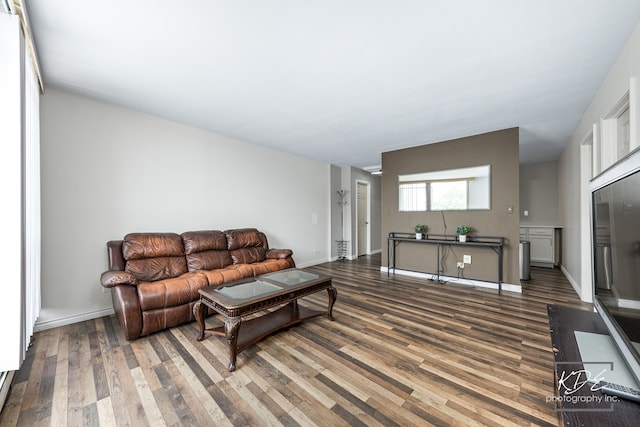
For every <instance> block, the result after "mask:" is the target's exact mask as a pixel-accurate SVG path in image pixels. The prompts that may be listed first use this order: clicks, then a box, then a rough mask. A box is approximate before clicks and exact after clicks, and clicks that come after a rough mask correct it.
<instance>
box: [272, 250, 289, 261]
mask: <svg viewBox="0 0 640 427" xmlns="http://www.w3.org/2000/svg"><path fill="white" fill-rule="evenodd" d="M291 255H293V251H292V250H291V249H269V250H268V251H267V253H266V257H267V259H286V258H289V257H290V256H291Z"/></svg>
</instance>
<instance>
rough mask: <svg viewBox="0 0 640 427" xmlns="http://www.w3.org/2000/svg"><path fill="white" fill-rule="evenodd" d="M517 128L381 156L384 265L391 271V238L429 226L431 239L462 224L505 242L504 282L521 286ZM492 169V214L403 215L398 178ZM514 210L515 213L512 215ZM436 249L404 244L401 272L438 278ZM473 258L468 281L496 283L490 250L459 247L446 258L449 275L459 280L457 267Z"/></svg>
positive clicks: (400, 249) (400, 254)
mask: <svg viewBox="0 0 640 427" xmlns="http://www.w3.org/2000/svg"><path fill="white" fill-rule="evenodd" d="M518 141H519V131H518V128H511V129H505V130H500V131H495V132H490V133H485V134H482V135H475V136H469V137H465V138H458V139H454V140H450V141H444V142H440V143H436V144H428V145H422V146H419V147H414V148H407V149H404V150H397V151H391V152H386V153H383V154H382V236H381V239H382V242H383V246H384V249H383V251H382V265H383V266H387V265H388V260H387V251H386V245H387V236H388V233H389V232H392V231H393V232H409V233H413V232H414V227H415V225H416V224H418V223H421V224H426V225H427V227H428V231H427V232H428V233H436V234H444V233H446V234H455V230H456V227H457V226H459V225H462V224H465V225H468V226H471V227H472V228H473V234H476V235H486V236H503V237H505V239H506V244H505V247H504V268H503V274H504V282H506V283H512V284H519V283H520V278H519V268H518V263H519V261H518V253H519V236H520V235H519V232H520V229H519V226H520V218H519V215H518V211H519V209H520V205H519V179H520V177H519V164H518ZM486 164H489V165H491V209H490V210H484V211H480V210H478V211H464V212H462V211H448V212H399V210H398V176H399V175H402V174H411V173H419V172H427V171H436V170H444V169H456V168H463V167H470V166H478V165H486ZM507 206H513V213H507ZM435 251H436V249H435V246H434V245H425V244H415V243H404V244H401V245H400V246H398V252H397V261H398V264H397V267H398V268H401V269H405V270H411V271H418V272H423V273H433V272H435V271H436V261H437V256H436V252H435ZM463 255H472V264H471V265H469V266H467V267H466V268H465V270H464V274H465V277H467V278H470V279H476V280H484V281H490V282H495V281H496V280H497V255H496V254H495V253H494V252H493V251H492V250H488V249H477V248H476V249H474V248H469V247H465V248H464V249H462V247H455V248H453V249H452V250H451V251H450V252H448V253H447V254H446V256H443V257H441V258H442V262H443V266H444V268H445V272H444V273H445V274H447V275H453V276H455V275H456V274H457V269H456V261H462V256H463Z"/></svg>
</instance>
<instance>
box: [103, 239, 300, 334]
mask: <svg viewBox="0 0 640 427" xmlns="http://www.w3.org/2000/svg"><path fill="white" fill-rule="evenodd" d="M292 254H293V252H292V251H291V250H289V249H269V243H268V242H267V236H265V234H264V233H262V232H260V231H258V230H256V229H255V228H245V229H237V230H226V231H217V230H207V231H188V232H186V233H182V234H181V235H179V234H176V233H131V234H127V235H126V236H125V237H124V239H123V240H115V241H109V242H107V255H108V259H109V271H105V272H104V273H102V276H101V277H100V283H101V284H102V286H104V287H106V288H111V296H112V299H113V308H114V310H115V312H116V316H117V317H118V321H119V322H120V325H122V328H123V329H124V335H125V338H126V339H128V340H134V339H136V338H139V337H141V336H144V335H149V334H151V333H153V332H157V331H160V330H163V329H167V328H171V327H173V326H177V325H181V324H183V323H187V322H191V321H193V320H194V315H193V306H194V304H195V303H196V302H197V300H198V299H199V293H198V290H199V289H202V288H204V287H205V286H209V285H214V286H217V285H222V284H224V283H229V282H231V281H234V280H238V279H243V278H246V277H252V276H257V275H261V274H265V273H269V272H273V271H278V270H283V269H286V268H293V267H295V262H294V261H293V257H292Z"/></svg>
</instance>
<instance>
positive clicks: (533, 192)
mask: <svg viewBox="0 0 640 427" xmlns="http://www.w3.org/2000/svg"><path fill="white" fill-rule="evenodd" d="M525 210H526V211H528V212H529V216H524V211H525ZM520 224H521V225H523V226H526V225H559V224H560V218H559V213H558V162H556V161H552V162H542V163H533V164H526V165H520Z"/></svg>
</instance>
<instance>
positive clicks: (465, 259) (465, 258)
mask: <svg viewBox="0 0 640 427" xmlns="http://www.w3.org/2000/svg"><path fill="white" fill-rule="evenodd" d="M462 262H463V263H464V264H471V255H465V256H463V257H462Z"/></svg>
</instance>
